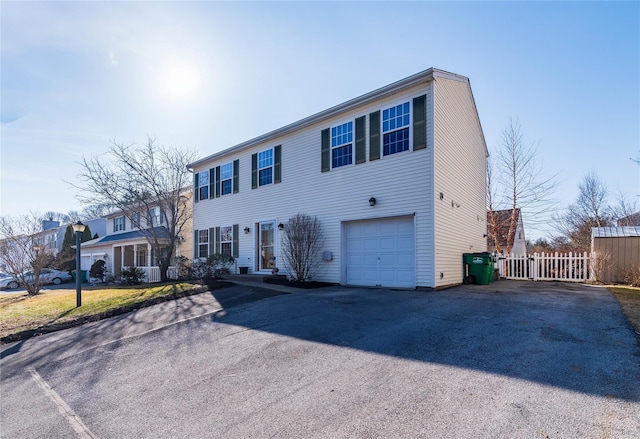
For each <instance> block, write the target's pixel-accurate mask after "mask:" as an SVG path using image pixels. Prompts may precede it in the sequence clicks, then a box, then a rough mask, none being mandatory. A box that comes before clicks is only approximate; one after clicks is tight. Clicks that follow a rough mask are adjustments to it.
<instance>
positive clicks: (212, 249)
mask: <svg viewBox="0 0 640 439" xmlns="http://www.w3.org/2000/svg"><path fill="white" fill-rule="evenodd" d="M215 231H216V230H215V229H214V228H213V227H211V228H210V229H209V256H211V255H212V254H214V253H215V252H216V251H215V244H216V242H215V239H214V237H215Z"/></svg>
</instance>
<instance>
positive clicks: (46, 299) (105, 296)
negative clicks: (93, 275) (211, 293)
mask: <svg viewBox="0 0 640 439" xmlns="http://www.w3.org/2000/svg"><path fill="white" fill-rule="evenodd" d="M202 291H206V287H203V286H202V285H199V284H191V283H187V282H181V283H171V284H163V285H154V286H148V285H145V286H138V287H98V286H94V287H89V286H87V287H83V289H82V306H81V307H80V308H76V290H75V288H73V289H71V288H69V289H60V290H43V291H41V292H40V294H39V295H37V296H33V297H29V296H28V295H26V294H25V293H15V294H11V293H2V294H0V340H2V342H9V341H14V340H17V339H20V338H25V337H28V336H31V335H34V334H37V333H44V332H51V331H53V330H57V329H62V328H66V327H70V326H74V325H76V324H79V323H85V322H89V321H94V320H99V319H102V318H105V317H110V316H113V315H117V314H121V313H123V312H128V311H132V310H134V309H137V308H141V307H143V306H147V305H150V304H153V303H158V302H161V301H164V300H168V299H173V298H177V297H181V296H186V295H189V294H193V293H199V292H202ZM16 335H18V337H16Z"/></svg>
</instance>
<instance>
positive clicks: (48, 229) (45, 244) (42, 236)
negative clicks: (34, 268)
mask: <svg viewBox="0 0 640 439" xmlns="http://www.w3.org/2000/svg"><path fill="white" fill-rule="evenodd" d="M61 234H62V238H64V229H62V228H61V227H60V222H59V221H53V220H45V221H42V231H41V232H38V233H36V234H34V235H33V242H34V244H35V245H37V246H38V247H40V251H44V252H45V253H47V254H50V255H52V256H56V255H57V254H58V253H59V252H60V249H61V248H62V243H60V245H58V241H59V237H60V235H61Z"/></svg>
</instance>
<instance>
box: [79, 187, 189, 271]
mask: <svg viewBox="0 0 640 439" xmlns="http://www.w3.org/2000/svg"><path fill="white" fill-rule="evenodd" d="M181 199H182V202H183V203H184V205H183V206H182V207H181V209H182V210H184V211H186V212H188V213H190V211H191V209H192V206H191V193H190V192H189V193H188V194H184V195H183V196H182V197H181ZM166 217H167V215H165V212H163V210H162V209H161V207H160V206H155V207H150V208H149V209H141V210H139V211H132V212H127V214H126V215H125V213H124V212H122V211H116V212H113V213H111V214H109V215H106V216H105V219H106V223H107V226H106V234H105V236H103V237H101V238H97V239H93V240H91V241H86V242H83V243H82V245H81V267H82V270H89V269H90V267H91V265H92V264H93V263H94V262H95V261H97V260H99V259H101V260H103V261H105V267H106V269H107V273H109V274H110V275H112V276H114V277H115V278H118V277H119V276H120V274H121V273H122V270H123V269H124V268H126V267H138V268H140V269H142V271H144V273H145V281H146V282H157V281H159V280H160V269H159V265H160V259H161V258H164V257H165V256H166V254H167V251H166V248H163V245H164V246H167V247H168V246H169V245H170V242H171V233H170V227H169V225H168V224H167V220H166V219H165V218H166ZM169 221H171V220H169ZM191 233H192V229H191V216H190V215H188V216H187V218H186V222H185V225H184V226H183V227H182V230H181V234H182V235H180V236H178V239H176V240H175V247H174V250H173V252H172V253H173V256H172V258H171V259H172V261H175V258H177V257H180V256H185V257H190V255H191V254H192V242H191V240H190V239H189V237H190V236H191ZM156 239H157V240H158V242H159V244H160V247H159V248H154V246H153V245H152V242H154V241H155V240H156ZM168 275H169V276H170V277H176V276H177V272H176V269H175V267H173V268H172V269H171V270H170V271H169V273H168Z"/></svg>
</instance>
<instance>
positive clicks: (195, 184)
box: [193, 172, 200, 203]
mask: <svg viewBox="0 0 640 439" xmlns="http://www.w3.org/2000/svg"><path fill="white" fill-rule="evenodd" d="M193 192H194V195H193V201H194V202H196V203H197V202H198V201H200V189H199V188H198V173H197V172H194V173H193Z"/></svg>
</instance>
